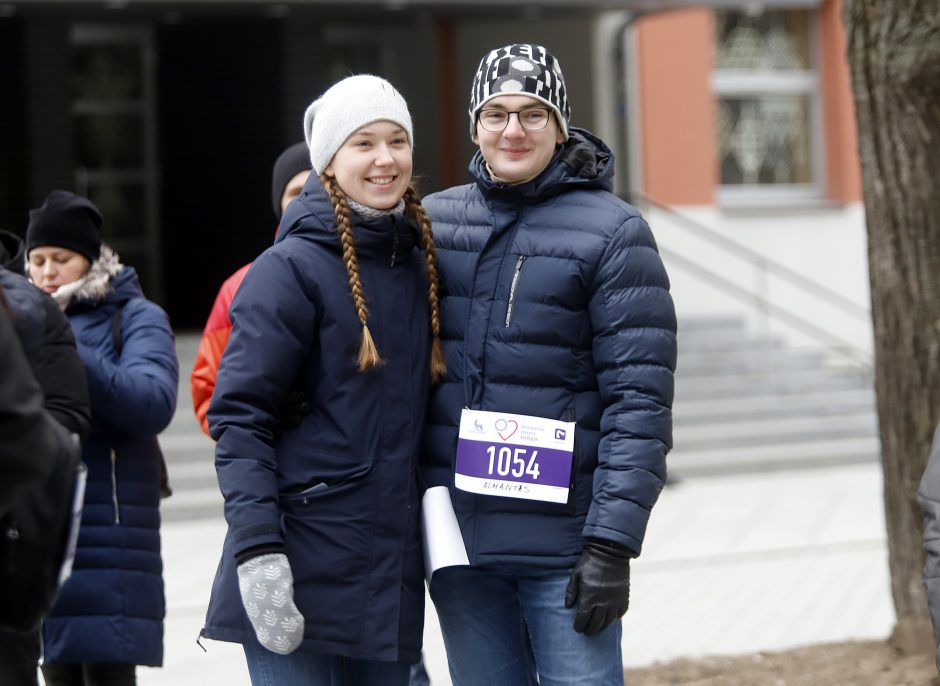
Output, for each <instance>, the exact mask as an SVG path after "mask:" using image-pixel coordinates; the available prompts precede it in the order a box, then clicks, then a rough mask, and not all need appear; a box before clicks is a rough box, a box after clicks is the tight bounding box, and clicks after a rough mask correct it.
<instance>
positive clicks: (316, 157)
mask: <svg viewBox="0 0 940 686" xmlns="http://www.w3.org/2000/svg"><path fill="white" fill-rule="evenodd" d="M376 121H392V122H395V123H396V124H398V125H399V126H401V127H402V128H403V129H404V130H405V133H406V134H408V143H409V144H410V145H411V147H412V148H414V144H415V139H414V133H413V132H412V127H411V114H410V113H409V112H408V103H406V102H405V99H404V98H403V97H402V96H401V93H399V92H398V91H397V90H395V87H394V86H393V85H392V84H390V83H389V82H388V81H386V80H385V79H382V78H379V77H378V76H372V75H371V74H358V75H356V76H349V77H347V78H345V79H343V80H342V81H339V82H337V83H335V84H333V85H332V86H331V87H330V88H329V89H328V90H327V91H326V92H325V93H324V94H323V95H321V96H320V97H319V98H317V99H316V100H315V101H314V102H313V103H312V104H311V105H310V107H308V108H307V111H306V112H305V113H304V138H305V139H306V142H307V146H308V147H309V148H310V163H311V164H312V165H313V170H314V171H315V172H316V173H317V174H318V175H319V174H322V173H323V170H324V169H326V168H327V167H328V166H330V160H332V159H333V155H335V154H336V151H337V150H339V149H340V147H341V146H342V145H343V143H344V142H345V141H346V139H347V138H349V136H350V135H352V134H353V133H355V132H356V131H357V130H359V129H361V128H362V127H363V126H366V125H367V124H371V123H372V122H376Z"/></svg>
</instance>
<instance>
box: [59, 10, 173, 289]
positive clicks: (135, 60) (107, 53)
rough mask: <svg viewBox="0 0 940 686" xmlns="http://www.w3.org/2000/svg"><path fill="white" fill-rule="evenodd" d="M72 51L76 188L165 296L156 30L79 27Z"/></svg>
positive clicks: (109, 235)
mask: <svg viewBox="0 0 940 686" xmlns="http://www.w3.org/2000/svg"><path fill="white" fill-rule="evenodd" d="M71 48H72V49H71V57H72V69H71V99H72V117H73V122H74V126H75V150H74V160H75V190H76V191H77V192H78V193H80V194H82V195H86V196H87V197H88V198H90V199H91V200H92V202H94V203H95V204H96V205H97V206H98V208H99V209H100V210H101V213H102V215H103V216H104V221H103V222H102V227H101V233H102V236H101V237H102V239H103V240H104V241H106V242H107V243H108V244H110V245H111V246H112V247H114V249H115V250H117V252H118V254H119V255H120V256H121V259H122V261H123V262H124V263H126V264H130V265H133V266H134V267H135V268H136V269H137V271H138V272H139V273H140V276H141V280H142V282H143V287H144V291H145V293H146V294H147V296H148V297H151V298H154V299H156V300H160V299H161V297H162V295H163V280H162V272H161V267H162V265H161V262H160V249H159V248H160V233H159V231H160V229H159V222H158V218H157V200H156V193H157V188H156V159H155V158H156V153H155V149H156V144H155V136H156V134H155V122H154V117H155V96H154V83H153V82H154V75H153V69H152V58H151V56H152V54H153V36H152V33H151V30H150V29H149V28H145V27H136V26H110V25H108V26H102V25H94V24H78V25H75V26H73V27H72V34H71Z"/></svg>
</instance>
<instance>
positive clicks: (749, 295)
mask: <svg viewBox="0 0 940 686" xmlns="http://www.w3.org/2000/svg"><path fill="white" fill-rule="evenodd" d="M630 195H631V197H634V198H639V199H640V200H641V201H642V202H645V203H646V204H648V205H651V206H653V207H656V208H657V209H660V210H662V211H664V212H666V213H667V214H669V215H670V216H672V217H674V218H676V219H678V220H680V221H681V222H682V223H683V224H684V225H685V226H686V227H687V228H690V229H691V230H693V231H695V232H696V233H697V234H699V235H700V236H702V237H704V238H705V239H706V240H707V241H709V242H710V243H712V244H713V245H716V246H718V247H719V248H721V249H724V250H725V251H727V252H730V253H735V254H736V255H737V256H738V257H740V258H742V259H745V260H746V261H748V262H750V263H751V264H752V265H754V267H755V268H756V269H758V270H760V271H761V272H762V273H772V274H774V275H775V276H777V277H779V278H781V279H782V280H783V281H787V282H789V283H790V284H791V285H793V286H796V287H798V288H800V289H801V290H802V291H803V292H805V293H807V294H808V295H810V296H812V297H815V298H817V299H821V300H825V301H828V302H829V304H831V305H834V306H835V307H837V308H838V309H839V310H840V311H841V312H844V313H846V314H848V315H850V316H852V317H855V318H856V319H859V320H860V321H864V322H866V323H870V321H871V313H870V312H869V310H868V309H867V308H866V307H863V306H862V305H859V304H858V303H856V302H854V301H853V300H850V299H848V298H846V297H845V296H844V295H842V294H840V293H837V292H835V291H833V290H831V289H829V288H827V287H826V286H824V285H822V284H820V283H817V282H816V281H814V280H813V279H811V278H809V277H807V276H805V275H803V274H800V273H799V272H797V271H794V270H793V269H791V268H790V267H787V266H786V265H784V264H781V263H780V262H775V261H774V260H771V259H769V258H767V257H766V256H764V255H762V254H760V253H759V252H757V251H756V250H753V249H751V248H749V247H747V246H746V245H742V244H741V243H738V242H737V241H735V240H733V239H731V238H728V237H727V236H724V235H722V234H720V233H718V232H717V231H715V230H714V229H712V228H710V227H708V226H705V225H704V224H701V223H700V222H698V221H696V220H694V219H692V218H691V217H688V216H686V215H684V214H682V213H681V212H678V211H677V210H675V209H674V208H673V207H670V206H669V205H667V204H666V203H664V202H662V201H659V200H656V199H655V198H653V197H652V196H650V195H648V194H647V193H644V192H642V191H636V190H634V191H631V192H630ZM659 250H660V253H661V254H662V255H663V256H665V257H668V259H669V260H671V261H673V262H675V263H678V264H681V265H682V266H683V268H684V269H686V270H688V271H690V272H694V273H695V274H696V276H697V277H698V278H700V279H702V280H704V281H708V282H710V283H711V284H713V285H715V286H717V287H718V288H720V289H722V290H723V291H725V292H726V293H728V294H729V295H731V296H733V297H735V298H737V299H738V300H741V301H743V302H745V303H747V304H749V305H752V306H756V307H757V308H758V309H759V310H760V311H761V312H763V313H764V314H765V315H766V316H770V317H774V318H776V319H778V320H779V321H782V322H785V323H786V324H788V325H789V326H791V327H793V328H794V329H796V330H798V331H800V332H801V333H803V334H805V335H806V336H808V337H809V338H812V339H813V340H816V341H817V342H818V343H820V344H821V345H822V346H823V347H825V348H826V349H828V350H831V351H832V352H835V353H837V354H839V355H841V356H843V357H846V358H848V359H849V360H850V361H851V362H852V363H853V364H855V365H857V366H859V367H862V368H863V369H865V370H869V371H870V370H871V368H872V359H871V354H870V353H869V352H868V351H866V350H864V349H862V348H860V347H859V346H858V345H856V344H855V343H854V342H852V341H850V340H848V339H845V338H842V337H841V336H839V335H837V334H834V333H832V332H831V331H829V330H827V329H825V328H823V327H821V326H819V325H818V324H816V323H815V322H813V321H810V320H809V319H807V318H806V317H803V316H802V315H800V314H797V313H796V312H793V311H792V310H789V309H787V308H786V307H783V306H781V305H778V304H775V303H773V302H771V301H770V300H769V299H768V298H765V297H763V296H762V295H760V294H759V293H757V292H755V291H751V290H748V289H747V288H744V287H743V286H740V285H739V284H737V283H735V282H734V281H732V280H730V279H728V278H727V277H725V276H723V275H721V274H718V273H717V272H715V271H712V270H710V269H708V268H707V267H704V266H703V265H702V264H700V263H698V262H694V261H693V260H690V259H688V258H686V257H683V256H682V255H680V254H678V253H677V252H675V251H674V250H669V249H668V248H664V247H663V246H660V249H659Z"/></svg>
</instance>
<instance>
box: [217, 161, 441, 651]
mask: <svg viewBox="0 0 940 686" xmlns="http://www.w3.org/2000/svg"><path fill="white" fill-rule="evenodd" d="M352 217H353V234H354V237H355V244H356V254H357V256H358V260H359V271H360V274H361V278H362V288H363V292H364V294H365V298H366V300H367V303H368V307H369V328H370V331H371V333H372V335H373V338H374V339H375V343H376V347H377V348H378V351H379V354H380V355H381V356H382V358H383V359H384V360H385V362H384V364H383V365H381V366H380V367H377V368H375V369H372V370H370V371H368V372H365V373H362V372H360V371H358V369H357V364H356V356H357V352H358V349H359V342H360V340H361V337H362V326H361V325H360V323H359V319H358V317H357V315H356V309H355V307H354V305H353V299H352V295H351V293H350V286H349V280H348V277H347V274H346V268H345V266H344V264H343V261H342V255H341V246H340V240H339V236H338V234H337V232H336V230H335V228H334V226H335V219H334V213H333V207H332V205H331V204H330V202H329V200H328V198H327V196H326V194H325V192H324V190H323V187H322V185H321V183H320V180H319V178H317V177H316V176H315V175H313V176H311V177H310V179H309V180H308V181H307V184H306V185H305V187H304V191H303V193H302V195H301V196H300V197H299V198H298V199H297V200H295V201H294V202H292V203H291V204H290V206H289V207H288V209H287V211H286V213H285V215H284V218H283V220H282V222H281V230H280V232H279V234H278V238H277V240H276V242H275V244H274V245H273V246H272V247H271V248H269V249H268V250H267V251H265V252H264V253H263V254H262V255H261V256H260V257H259V258H258V259H257V260H255V262H254V263H253V264H252V266H251V269H250V270H249V271H248V274H247V275H246V277H245V280H244V282H243V283H242V285H241V287H240V288H239V289H238V293H237V294H236V296H235V300H234V302H233V303H232V307H231V310H230V314H231V318H232V323H233V328H232V335H231V338H230V339H229V342H228V345H227V346H226V348H225V354H224V355H223V357H222V362H221V365H220V367H219V374H218V381H217V385H216V389H215V393H214V395H213V398H212V402H211V404H210V406H209V413H208V419H209V428H210V431H211V434H212V437H213V438H215V439H216V440H217V441H218V445H217V449H216V470H217V472H218V477H219V485H220V488H221V490H222V494H223V495H224V496H225V517H226V520H227V521H228V535H227V536H226V539H225V545H224V548H223V552H222V560H221V562H220V566H219V572H218V574H217V576H216V581H215V583H214V585H213V589H212V598H211V600H210V604H209V611H208V616H207V618H206V624H205V627H204V629H203V635H205V636H207V637H209V638H213V639H220V640H226V641H235V642H237V643H248V642H255V641H256V639H255V635H254V631H253V630H252V628H251V625H250V623H249V621H248V618H247V616H246V614H245V611H244V609H243V607H242V602H241V598H240V595H239V591H238V580H237V574H236V560H235V556H236V555H239V554H240V553H242V552H244V551H247V550H249V549H250V548H255V547H258V546H265V545H275V546H279V545H283V546H284V547H285V548H286V553H287V557H288V560H289V561H290V565H291V570H292V572H293V577H294V599H295V602H296V603H297V607H298V609H299V610H300V612H301V613H302V614H303V616H304V619H305V620H306V621H305V629H304V641H303V644H302V648H301V649H306V650H314V651H318V652H321V653H326V654H330V655H339V656H346V657H353V658H357V659H370V660H386V661H398V660H407V661H415V660H417V659H418V657H419V654H420V649H421V638H422V630H423V620H424V585H423V571H422V558H421V547H420V539H419V531H418V514H419V513H418V506H419V503H418V492H417V491H418V489H417V455H418V451H419V445H420V441H421V435H422V431H423V426H424V416H425V411H426V407H427V398H428V386H429V376H430V373H429V371H430V361H429V355H430V325H429V319H428V304H427V288H428V284H427V278H426V276H425V266H424V257H423V255H422V253H421V252H420V251H419V250H418V248H417V247H416V246H417V241H418V233H417V227H416V226H415V225H414V224H413V222H412V221H410V220H409V219H407V218H405V217H400V216H386V217H380V218H378V219H373V220H369V221H366V220H364V219H362V218H360V217H359V216H358V215H355V214H353V215H352ZM292 387H293V388H299V389H303V390H304V391H305V393H306V395H307V397H308V398H309V400H310V403H311V405H312V411H311V412H310V414H309V415H307V416H306V417H305V418H304V419H303V421H302V423H301V424H300V426H299V427H297V428H296V429H293V430H290V431H287V432H285V433H284V434H283V435H282V436H281V437H280V438H276V437H275V430H276V428H277V426H278V423H279V411H278V407H279V405H280V404H281V403H282V402H283V400H284V398H285V395H286V394H287V393H288V392H289V391H290V389H291V388H292Z"/></svg>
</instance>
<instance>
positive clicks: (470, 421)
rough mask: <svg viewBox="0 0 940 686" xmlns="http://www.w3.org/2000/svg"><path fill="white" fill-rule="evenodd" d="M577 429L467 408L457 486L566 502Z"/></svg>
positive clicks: (459, 442) (567, 424)
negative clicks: (575, 430)
mask: <svg viewBox="0 0 940 686" xmlns="http://www.w3.org/2000/svg"><path fill="white" fill-rule="evenodd" d="M574 427H575V424H574V422H560V421H557V420H555V419H544V418H542V417H530V416H528V415H524V414H506V413H503V412H487V411H484V410H467V409H464V411H463V413H462V414H461V415H460V434H459V437H458V440H457V462H456V468H455V472H456V473H455V476H454V482H455V485H456V486H457V488H459V489H461V490H463V491H469V492H470V493H479V494H481V495H499V496H503V497H506V498H522V499H525V500H543V501H547V502H551V503H564V502H567V501H568V489H569V486H570V482H571V460H572V455H573V453H574Z"/></svg>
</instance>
